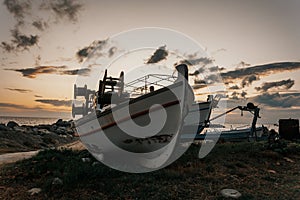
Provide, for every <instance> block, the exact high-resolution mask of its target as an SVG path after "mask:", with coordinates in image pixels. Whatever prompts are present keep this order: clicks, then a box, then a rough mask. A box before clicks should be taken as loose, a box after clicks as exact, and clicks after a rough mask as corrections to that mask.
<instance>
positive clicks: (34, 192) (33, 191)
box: [27, 188, 42, 195]
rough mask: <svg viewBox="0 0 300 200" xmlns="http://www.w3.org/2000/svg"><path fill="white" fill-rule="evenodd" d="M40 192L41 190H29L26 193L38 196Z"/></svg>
mask: <svg viewBox="0 0 300 200" xmlns="http://www.w3.org/2000/svg"><path fill="white" fill-rule="evenodd" d="M41 191H42V189H41V188H31V189H30V190H28V191H27V192H28V193H30V195H35V194H38V193H40V192H41Z"/></svg>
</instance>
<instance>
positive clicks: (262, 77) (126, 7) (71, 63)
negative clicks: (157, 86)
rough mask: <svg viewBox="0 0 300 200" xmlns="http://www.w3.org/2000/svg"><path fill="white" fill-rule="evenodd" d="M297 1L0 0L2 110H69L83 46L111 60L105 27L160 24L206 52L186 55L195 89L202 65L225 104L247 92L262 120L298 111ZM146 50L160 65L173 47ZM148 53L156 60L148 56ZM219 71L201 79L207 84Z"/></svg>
mask: <svg viewBox="0 0 300 200" xmlns="http://www.w3.org/2000/svg"><path fill="white" fill-rule="evenodd" d="M299 7H300V1H298V0H287V1H280V0H253V1H245V0H243V1H241V0H227V1H221V0H211V1H202V0H189V1H183V0H167V1H138V0H129V1H121V0H112V1H102V0H99V1H96V0H86V1H72V0H54V1H50V0H44V1H38V0H25V1H18V0H4V1H1V2H0V24H1V27H2V28H1V29H0V43H1V45H0V51H1V55H0V57H1V58H0V59H1V68H0V71H1V73H0V80H1V86H0V115H1V116H36V117H56V118H70V117H71V115H70V103H71V100H72V98H73V84H74V83H76V80H77V78H78V76H77V74H78V73H79V74H81V75H83V76H85V75H87V74H88V73H90V72H91V68H88V67H86V66H87V63H86V62H85V61H86V59H87V55H88V54H89V53H90V52H92V51H93V49H94V48H95V47H97V46H98V47H99V46H100V47H102V46H103V49H102V52H101V55H102V56H106V58H107V59H108V60H109V58H110V55H111V54H114V53H115V51H118V50H119V49H118V46H114V44H113V43H112V42H111V40H110V38H112V36H114V35H116V34H118V33H120V32H123V31H127V30H131V29H136V28H143V27H161V28H167V29H172V30H175V31H179V32H181V33H183V34H185V35H187V36H189V37H190V38H193V40H195V41H196V42H197V43H199V44H200V45H201V46H202V47H203V49H204V51H205V54H206V56H203V55H202V54H201V55H198V54H197V55H196V54H190V55H186V56H187V58H188V59H185V61H189V63H190V64H191V65H193V68H191V70H190V74H191V77H193V78H195V80H197V81H198V82H197V81H195V82H196V84H195V85H196V86H195V88H196V87H197V86H199V87H200V86H201V83H203V80H201V79H203V77H201V76H200V75H199V74H201V73H202V72H204V71H206V72H211V74H214V73H216V72H218V73H219V74H220V75H221V78H222V81H223V82H224V83H225V86H226V89H225V91H223V93H224V94H225V98H224V99H223V100H226V101H227V106H228V108H231V107H235V106H237V105H241V104H242V105H244V104H246V103H247V102H249V101H251V102H254V103H255V104H257V105H259V106H260V107H261V109H262V110H261V115H262V119H261V120H262V122H264V123H265V122H268V123H276V122H278V119H280V118H289V117H291V118H300V114H299V113H300V112H299V111H300V82H299V78H298V77H299V75H300V55H299V52H300V40H299V35H300V26H299V25H300V24H299V21H300V12H299V11H298V8H299ZM104 51H105V53H104V55H103V52H104ZM146 52H147V53H148V54H149V56H146V54H145V57H143V58H141V62H144V64H151V63H147V62H146V63H145V61H147V59H148V61H151V62H153V63H157V64H160V65H165V64H167V63H168V61H169V60H170V58H172V55H174V52H171V51H170V49H169V47H168V46H166V47H162V46H159V45H158V46H157V49H156V51H155V50H154V51H150V50H149V51H146ZM155 52H160V53H162V54H157V55H158V56H162V57H161V59H158V60H155V59H154V61H153V60H150V58H151V55H155ZM137 55H138V54H137ZM181 61H184V60H181ZM169 62H170V61H169ZM94 69H95V68H93V70H94ZM216 79H217V77H215V76H213V75H211V76H208V77H206V78H205V80H204V81H205V83H206V85H213V84H214V83H215V82H216ZM201 81H202V82H201ZM195 93H196V94H197V95H198V96H201V94H202V95H204V94H205V93H206V92H204V91H203V90H201V89H195ZM236 119H240V120H241V123H244V122H246V121H249V118H246V119H245V120H244V119H241V118H240V113H239V112H235V113H232V114H231V115H229V116H228V121H229V122H233V121H235V122H236Z"/></svg>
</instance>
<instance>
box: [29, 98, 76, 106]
mask: <svg viewBox="0 0 300 200" xmlns="http://www.w3.org/2000/svg"><path fill="white" fill-rule="evenodd" d="M35 101H36V102H39V103H43V104H48V105H52V106H65V107H70V106H71V105H72V100H59V99H36V100H35Z"/></svg>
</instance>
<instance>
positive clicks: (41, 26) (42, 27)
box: [32, 20, 48, 31]
mask: <svg viewBox="0 0 300 200" xmlns="http://www.w3.org/2000/svg"><path fill="white" fill-rule="evenodd" d="M32 26H33V27H35V28H36V29H38V30H39V31H44V30H45V29H46V28H48V23H47V22H43V21H41V20H37V21H34V22H32Z"/></svg>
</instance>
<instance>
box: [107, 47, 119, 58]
mask: <svg viewBox="0 0 300 200" xmlns="http://www.w3.org/2000/svg"><path fill="white" fill-rule="evenodd" d="M116 51H117V47H111V48H110V49H109V50H108V57H112V56H113V55H114V54H115V53H116Z"/></svg>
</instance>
